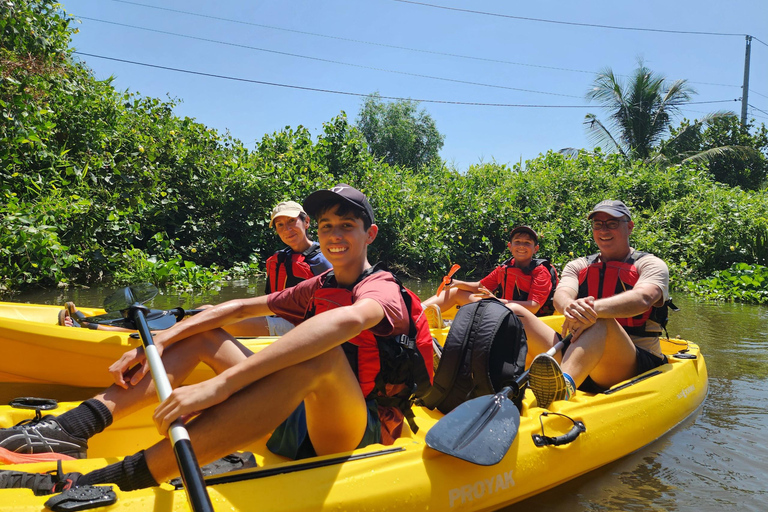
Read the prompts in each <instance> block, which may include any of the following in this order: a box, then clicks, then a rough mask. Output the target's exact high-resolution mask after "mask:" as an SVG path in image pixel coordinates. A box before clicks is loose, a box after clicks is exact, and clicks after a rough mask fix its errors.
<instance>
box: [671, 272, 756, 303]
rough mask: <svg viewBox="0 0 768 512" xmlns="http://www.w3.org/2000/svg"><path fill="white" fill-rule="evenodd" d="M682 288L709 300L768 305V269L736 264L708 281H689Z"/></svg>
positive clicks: (717, 273) (715, 274) (716, 273)
mask: <svg viewBox="0 0 768 512" xmlns="http://www.w3.org/2000/svg"><path fill="white" fill-rule="evenodd" d="M682 288H683V289H684V290H686V291H689V292H691V293H693V294H694V295H697V296H699V297H703V298H705V299H709V300H717V301H738V302H750V303H754V304H768V267H765V266H764V265H747V264H746V263H734V264H733V265H731V267H730V268H729V269H727V270H718V271H716V272H715V273H714V274H713V275H712V277H710V278H708V279H703V280H701V281H698V282H693V281H687V282H686V283H685V284H684V285H682Z"/></svg>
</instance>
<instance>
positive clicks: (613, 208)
mask: <svg viewBox="0 0 768 512" xmlns="http://www.w3.org/2000/svg"><path fill="white" fill-rule="evenodd" d="M598 212H605V213H607V214H608V215H610V216H611V217H616V218H620V217H624V216H625V215H626V216H627V217H629V220H632V214H630V213H629V208H627V205H625V204H624V203H622V202H621V201H614V200H612V199H606V200H605V201H600V202H599V203H597V204H596V205H595V207H594V208H592V211H591V212H589V215H587V219H591V218H592V217H593V216H594V215H595V214H596V213H598Z"/></svg>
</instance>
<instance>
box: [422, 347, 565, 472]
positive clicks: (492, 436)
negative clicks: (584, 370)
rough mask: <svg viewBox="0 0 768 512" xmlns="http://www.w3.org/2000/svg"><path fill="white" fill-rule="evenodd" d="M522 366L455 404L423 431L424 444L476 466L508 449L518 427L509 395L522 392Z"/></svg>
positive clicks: (551, 351) (491, 461) (553, 351)
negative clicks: (504, 381)
mask: <svg viewBox="0 0 768 512" xmlns="http://www.w3.org/2000/svg"><path fill="white" fill-rule="evenodd" d="M571 337H572V335H571V334H568V336H566V337H565V338H564V339H563V340H562V341H558V342H557V343H556V344H555V346H554V347H552V348H551V349H549V350H548V351H547V354H549V355H550V356H554V355H555V354H556V353H557V351H558V350H560V349H562V348H563V347H564V346H568V344H570V342H571ZM528 379H529V377H528V371H527V370H526V371H525V372H523V374H522V375H520V376H519V377H518V378H517V379H515V381H514V382H512V383H511V384H509V385H507V386H505V387H504V388H503V389H502V390H501V391H499V392H498V393H496V394H495V395H486V396H480V397H477V398H474V399H472V400H469V401H467V402H464V403H463V404H461V405H459V406H458V407H456V408H455V409H454V410H452V411H451V412H449V413H448V414H446V415H445V416H444V417H443V418H441V419H440V421H438V422H437V423H436V424H435V426H434V427H432V428H431V429H430V430H429V432H427V436H426V442H427V446H429V447H430V448H432V449H434V450H437V451H439V452H442V453H445V454H447V455H451V456H452V457H457V458H459V459H462V460H466V461H467V462H471V463H473V464H478V465H480V466H493V465H494V464H498V463H499V462H501V459H503V458H504V456H505V455H506V454H507V451H509V447H510V446H512V442H513V441H514V440H515V437H516V436H517V430H518V428H519V427H520V411H518V410H517V406H516V405H515V404H514V402H512V400H510V399H509V397H508V395H509V394H510V393H512V395H513V396H515V395H517V394H518V393H520V392H522V390H523V389H524V386H525V384H526V383H527V382H528Z"/></svg>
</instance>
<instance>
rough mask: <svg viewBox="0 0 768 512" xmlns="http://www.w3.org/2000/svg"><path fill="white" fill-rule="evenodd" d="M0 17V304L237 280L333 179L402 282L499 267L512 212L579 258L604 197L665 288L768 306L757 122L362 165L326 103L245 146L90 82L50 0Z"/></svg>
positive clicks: (145, 100)
mask: <svg viewBox="0 0 768 512" xmlns="http://www.w3.org/2000/svg"><path fill="white" fill-rule="evenodd" d="M0 12H1V13H2V14H0V36H1V37H2V43H1V44H0V218H2V223H1V224H0V287H2V290H0V293H4V295H5V296H10V295H11V294H12V292H14V291H17V290H21V289H23V288H25V287H30V286H45V287H52V286H75V285H91V284H96V283H100V282H111V283H114V284H122V283H130V282H138V281H152V282H155V283H157V284H160V285H177V286H185V287H187V286H192V287H199V286H212V285H214V284H215V283H216V282H217V281H219V280H222V279H227V278H232V277H237V276H247V275H252V274H255V273H258V272H260V270H261V269H262V268H263V263H264V261H265V260H266V258H267V257H268V256H269V255H270V254H271V253H272V251H273V250H274V249H276V248H277V246H278V240H277V238H276V236H275V235H274V233H272V232H271V230H270V229H269V228H268V222H269V211H270V209H271V207H272V206H273V205H274V204H276V203H277V202H278V201H280V200H285V199H301V198H303V197H305V196H306V195H307V194H308V193H309V192H311V191H313V190H315V189H317V188H319V187H327V186H330V185H333V184H335V183H338V182H347V183H350V184H352V185H355V186H357V187H359V188H361V189H362V190H364V191H365V192H366V193H367V194H368V195H369V197H370V199H371V202H372V204H373V206H374V208H375V210H376V214H377V223H378V224H379V226H380V232H379V237H378V239H377V241H376V243H375V244H374V245H373V247H372V254H371V259H372V260H382V261H385V262H386V263H388V264H389V265H390V267H391V268H393V269H394V270H396V271H398V272H401V273H403V274H405V275H409V276H412V277H427V276H432V277H435V276H441V275H442V274H443V273H444V272H445V270H446V269H447V268H448V267H449V266H450V265H451V264H452V263H459V264H460V265H462V270H461V272H462V273H464V276H465V277H467V278H469V277H479V276H481V275H484V273H485V272H487V271H488V270H490V269H491V268H492V267H493V266H494V265H496V264H498V263H499V262H500V261H502V260H503V259H505V258H506V235H507V233H508V230H509V228H510V227H511V226H514V225H517V224H522V223H524V224H529V225H531V226H533V227H534V228H535V229H536V230H537V231H538V232H539V233H540V236H541V250H540V254H541V255H542V256H545V257H548V258H550V259H552V260H553V262H554V263H555V264H556V265H557V266H559V267H560V268H562V266H563V265H564V264H565V263H566V262H567V261H568V260H569V259H571V258H572V257H573V255H586V254H590V253H592V252H594V251H595V250H596V249H595V246H594V244H593V243H592V241H591V235H590V231H589V226H588V223H587V220H586V213H587V212H588V211H589V210H590V208H591V207H592V206H593V205H594V204H595V203H597V202H598V201H600V200H602V199H605V198H621V199H623V200H624V201H625V202H626V203H627V204H628V205H629V206H630V208H631V209H632V211H633V212H634V220H635V222H636V228H635V231H634V233H633V244H634V246H636V247H637V248H638V249H642V250H647V251H651V252H653V253H655V254H657V255H659V256H660V257H662V258H663V259H665V260H666V261H667V262H668V263H669V264H670V267H671V271H672V272H671V273H672V276H673V285H675V286H676V287H678V288H679V289H684V290H687V291H689V292H692V293H699V294H701V295H702V296H706V297H709V298H716V299H726V300H730V299H736V300H744V301H750V302H761V303H762V302H766V301H767V300H768V298H767V295H768V280H766V277H768V276H766V271H765V268H764V266H765V265H768V261H766V260H768V196H767V195H766V190H765V187H764V184H765V176H766V168H768V166H766V156H765V155H766V152H767V151H768V137H766V130H765V127H764V126H763V127H762V128H760V129H758V128H752V127H749V126H748V127H746V128H744V127H741V126H739V125H738V124H737V123H733V121H732V119H728V118H725V120H723V121H720V122H719V123H720V124H716V127H715V128H711V127H703V126H698V125H696V126H694V127H693V128H694V129H695V130H693V131H691V130H688V131H687V133H693V134H694V135H695V134H698V136H687V138H686V139H685V141H683V142H684V143H685V144H687V145H686V146H683V147H682V149H688V150H697V151H701V150H702V147H701V146H702V144H705V143H706V141H707V140H708V139H707V137H710V138H713V137H716V138H718V140H726V139H728V140H731V139H732V140H738V144H742V145H751V146H754V147H755V148H756V149H757V150H758V155H757V156H755V155H753V158H755V159H756V160H755V163H753V164H751V165H749V166H748V167H745V166H744V165H743V164H739V165H741V167H737V166H735V164H732V165H731V167H728V162H727V161H725V160H711V161H709V162H701V161H698V162H695V161H686V162H684V163H682V164H678V165H670V162H669V161H664V162H662V161H660V160H659V159H656V160H654V159H648V158H644V159H640V158H628V157H627V156H625V155H622V154H620V153H619V154H604V153H603V152H601V151H600V150H596V151H594V152H586V151H579V152H574V153H573V154H571V155H570V156H566V155H564V154H560V153H556V152H549V153H547V154H544V155H540V156H539V157H538V158H536V159H534V160H531V161H528V162H525V164H524V165H522V166H521V165H519V164H517V165H514V166H512V167H509V166H507V165H501V164H497V163H488V164H482V165H474V166H471V167H470V168H469V169H455V168H452V167H451V166H449V165H447V164H446V163H444V162H442V161H441V160H440V159H439V157H437V158H431V159H430V160H429V161H428V162H422V163H420V164H419V167H418V169H416V170H414V169H411V168H410V167H408V166H403V165H398V164H396V163H393V164H391V165H390V164H388V163H386V162H385V160H384V159H383V158H377V157H375V156H373V155H372V154H371V153H370V152H369V146H368V144H367V143H366V138H365V136H364V135H363V133H362V131H361V130H359V129H358V128H357V127H356V126H355V125H354V124H353V123H352V122H351V121H350V120H349V119H348V118H347V116H346V114H344V113H343V112H342V113H340V114H339V115H338V116H337V117H335V118H333V119H330V120H329V121H328V122H327V123H325V125H324V127H323V130H322V132H321V133H319V134H314V135H313V134H311V133H310V132H309V131H308V130H307V129H306V128H304V127H302V126H298V127H295V128H285V129H284V130H282V131H279V132H275V133H272V134H267V135H265V136H264V137H263V138H262V139H261V140H260V141H258V142H257V143H256V145H255V147H254V148H253V149H250V148H247V147H246V146H245V145H244V144H243V143H242V142H241V141H239V140H236V139H233V138H231V137H229V136H228V135H227V134H221V133H219V132H217V131H216V130H213V129H211V128H208V127H206V126H204V125H202V124H200V123H198V122H196V121H195V120H194V119H190V118H182V117H178V116H176V115H175V114H174V106H175V101H174V100H172V99H171V100H160V99H156V98H149V97H143V96H141V95H138V94H134V93H131V92H121V91H117V90H115V89H114V87H112V85H111V83H110V80H106V81H98V80H96V79H95V78H94V77H93V74H92V73H91V72H90V70H89V69H88V68H87V67H86V66H85V65H83V64H82V63H80V62H78V60H77V58H76V56H75V55H73V54H72V50H71V49H70V48H69V45H70V37H71V34H72V32H73V31H74V30H75V28H74V25H73V23H72V21H73V20H72V19H71V18H70V17H69V16H68V15H66V14H65V13H64V12H63V11H62V10H61V8H60V7H59V6H58V4H55V3H53V2H51V1H49V0H14V1H13V2H10V1H9V0H0ZM414 111H415V106H414ZM713 122H717V120H714V121H713ZM690 124H691V123H686V124H685V127H689V125H690ZM694 124H695V123H694ZM706 130H711V131H709V132H707V131H706ZM438 135H439V133H438ZM683 142H679V143H678V144H683ZM703 149H706V148H703ZM679 150H680V148H679V147H678V148H676V151H679ZM726 157H727V158H731V157H730V156H726ZM726 157H723V158H726ZM713 169H715V170H716V172H713ZM747 278H748V279H747ZM726 285H727V286H726ZM713 290H716V291H717V293H714V292H713Z"/></svg>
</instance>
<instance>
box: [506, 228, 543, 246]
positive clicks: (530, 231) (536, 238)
mask: <svg viewBox="0 0 768 512" xmlns="http://www.w3.org/2000/svg"><path fill="white" fill-rule="evenodd" d="M518 233H528V234H529V235H530V236H531V238H533V241H534V243H536V244H538V243H539V235H537V234H536V232H535V231H534V230H533V229H531V228H530V227H528V226H517V227H516V228H514V229H512V231H510V232H509V241H510V242H511V241H512V237H514V236H515V235H516V234H518Z"/></svg>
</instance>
